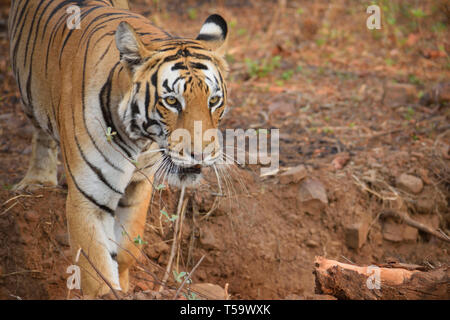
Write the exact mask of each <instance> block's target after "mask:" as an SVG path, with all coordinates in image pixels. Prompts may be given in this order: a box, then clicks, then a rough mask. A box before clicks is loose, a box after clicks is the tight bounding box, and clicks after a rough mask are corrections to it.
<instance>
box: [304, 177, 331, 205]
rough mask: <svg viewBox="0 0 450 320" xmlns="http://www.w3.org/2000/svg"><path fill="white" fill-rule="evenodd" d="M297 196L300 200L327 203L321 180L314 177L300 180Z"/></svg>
mask: <svg viewBox="0 0 450 320" xmlns="http://www.w3.org/2000/svg"><path fill="white" fill-rule="evenodd" d="M298 196H299V200H300V201H301V202H308V201H311V200H319V201H320V202H322V203H323V204H328V197H327V192H326V190H325V187H324V186H323V184H322V182H320V181H319V180H317V179H314V178H307V179H304V180H303V181H302V182H301V184H300V188H299V195H298Z"/></svg>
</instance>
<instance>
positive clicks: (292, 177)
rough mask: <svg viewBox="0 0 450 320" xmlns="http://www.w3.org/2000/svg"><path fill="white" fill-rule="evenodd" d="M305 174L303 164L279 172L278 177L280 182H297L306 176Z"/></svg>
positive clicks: (306, 173)
mask: <svg viewBox="0 0 450 320" xmlns="http://www.w3.org/2000/svg"><path fill="white" fill-rule="evenodd" d="M307 175H308V172H307V171H306V168H305V166H304V165H299V166H297V167H294V168H290V169H289V170H287V171H286V172H283V173H282V174H280V178H279V179H280V183H281V184H289V183H297V182H300V181H301V180H302V179H304V178H306V176H307Z"/></svg>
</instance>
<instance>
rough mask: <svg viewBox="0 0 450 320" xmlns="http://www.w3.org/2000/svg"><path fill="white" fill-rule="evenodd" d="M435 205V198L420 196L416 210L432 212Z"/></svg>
mask: <svg viewBox="0 0 450 320" xmlns="http://www.w3.org/2000/svg"><path fill="white" fill-rule="evenodd" d="M434 206H435V202H434V200H432V199H430V198H419V199H418V200H417V203H416V210H417V212H419V213H425V214H427V213H431V212H433V209H434Z"/></svg>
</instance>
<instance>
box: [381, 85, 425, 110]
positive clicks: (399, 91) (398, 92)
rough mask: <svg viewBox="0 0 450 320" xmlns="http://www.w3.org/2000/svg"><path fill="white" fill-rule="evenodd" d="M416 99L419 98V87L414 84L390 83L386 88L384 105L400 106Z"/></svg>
mask: <svg viewBox="0 0 450 320" xmlns="http://www.w3.org/2000/svg"><path fill="white" fill-rule="evenodd" d="M415 100H417V88H416V86H414V85H412V84H408V83H388V84H386V87H385V88H384V97H383V104H384V105H387V106H391V107H398V106H402V105H405V104H408V103H411V102H415Z"/></svg>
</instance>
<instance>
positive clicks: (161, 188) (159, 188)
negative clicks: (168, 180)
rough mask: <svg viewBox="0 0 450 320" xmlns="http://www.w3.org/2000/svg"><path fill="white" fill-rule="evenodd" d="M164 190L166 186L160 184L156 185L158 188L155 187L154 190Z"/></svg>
mask: <svg viewBox="0 0 450 320" xmlns="http://www.w3.org/2000/svg"><path fill="white" fill-rule="evenodd" d="M165 188H166V186H165V185H164V184H160V185H158V186H156V188H155V189H156V190H158V191H159V190H164V189H165Z"/></svg>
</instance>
